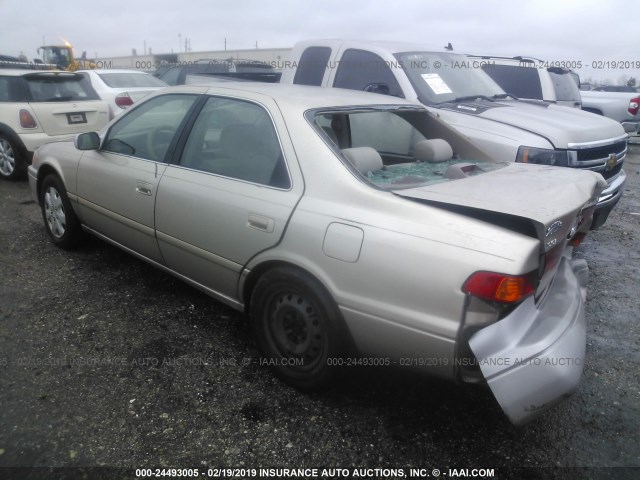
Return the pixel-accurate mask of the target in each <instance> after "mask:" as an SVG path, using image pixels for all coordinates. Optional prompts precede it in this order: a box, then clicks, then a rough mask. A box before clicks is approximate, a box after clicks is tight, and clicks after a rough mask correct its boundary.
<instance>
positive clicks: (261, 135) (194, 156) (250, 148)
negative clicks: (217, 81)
mask: <svg viewBox="0 0 640 480" xmlns="http://www.w3.org/2000/svg"><path fill="white" fill-rule="evenodd" d="M180 165H181V166H183V167H185V168H190V169H193V170H200V171H202V172H207V173H213V174H215V175H220V176H223V177H229V178H234V179H238V180H244V181H247V182H251V183H257V184H260V185H268V186H271V187H275V188H283V189H287V188H289V187H290V186H291V181H290V179H289V174H288V171H287V168H286V165H285V162H284V157H283V155H282V150H281V148H280V142H279V140H278V136H277V134H276V131H275V128H274V126H273V123H272V121H271V117H270V116H269V114H268V113H267V111H266V110H265V109H264V108H263V107H261V106H260V105H257V104H255V103H251V102H247V101H244V100H236V99H229V98H217V97H211V98H209V99H208V100H207V103H206V104H205V106H204V107H203V108H202V111H201V112H200V113H199V115H198V118H197V120H196V122H195V124H194V125H193V129H192V130H191V133H190V134H189V139H188V140H187V143H186V145H185V148H184V151H183V154H182V158H181V159H180Z"/></svg>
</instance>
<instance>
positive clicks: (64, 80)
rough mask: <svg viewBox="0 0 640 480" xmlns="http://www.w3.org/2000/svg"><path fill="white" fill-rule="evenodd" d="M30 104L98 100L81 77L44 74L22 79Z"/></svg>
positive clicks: (88, 84) (93, 91)
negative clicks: (25, 85) (24, 82)
mask: <svg viewBox="0 0 640 480" xmlns="http://www.w3.org/2000/svg"><path fill="white" fill-rule="evenodd" d="M23 78H24V79H25V80H26V82H27V90H28V92H29V97H30V100H31V101H32V102H70V101H82V100H100V98H99V97H98V94H97V93H96V92H95V90H94V89H93V87H91V85H90V83H89V80H88V79H86V78H85V77H83V76H82V75H68V74H62V75H61V74H44V75H29V76H24V77H23Z"/></svg>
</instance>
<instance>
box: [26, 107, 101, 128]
mask: <svg viewBox="0 0 640 480" xmlns="http://www.w3.org/2000/svg"><path fill="white" fill-rule="evenodd" d="M29 106H30V107H31V108H32V110H33V112H34V113H35V116H36V120H37V122H38V124H39V125H40V126H41V127H42V129H43V130H44V131H45V132H46V133H47V135H66V134H69V135H73V134H76V133H83V132H90V131H96V130H100V129H101V128H102V127H104V126H105V125H106V124H107V122H108V121H109V107H108V105H107V103H106V102H103V101H88V102H87V101H85V102H37V103H30V104H29Z"/></svg>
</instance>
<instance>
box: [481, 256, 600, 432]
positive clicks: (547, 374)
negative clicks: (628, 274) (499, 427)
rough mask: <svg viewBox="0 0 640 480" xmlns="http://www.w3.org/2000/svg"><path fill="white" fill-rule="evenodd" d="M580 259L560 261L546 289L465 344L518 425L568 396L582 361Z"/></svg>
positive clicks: (583, 274) (583, 332) (582, 266)
mask: <svg viewBox="0 0 640 480" xmlns="http://www.w3.org/2000/svg"><path fill="white" fill-rule="evenodd" d="M587 277H588V274H587V268H586V262H585V261H584V260H571V259H569V258H567V257H563V258H562V260H561V262H560V265H559V266H558V271H557V273H556V276H555V278H554V280H553V283H552V285H551V286H550V287H549V291H547V292H546V293H545V296H544V298H543V299H542V300H541V301H540V302H539V303H538V304H536V303H535V301H534V299H533V297H530V298H528V299H527V300H526V301H525V302H523V303H522V305H520V306H519V307H518V308H517V309H515V310H514V311H513V312H512V313H511V314H509V315H508V316H507V317H505V318H503V319H502V320H500V321H499V322H496V323H495V324H493V325H490V326H488V327H486V328H483V329H482V330H480V331H478V332H477V333H475V334H474V335H473V336H472V337H471V339H470V340H469V345H470V347H471V350H472V351H473V353H474V355H475V356H476V358H477V360H478V364H479V366H480V369H481V371H482V374H483V375H484V378H485V380H486V382H487V384H488V385H489V388H490V389H491V391H492V393H493V394H494V396H495V397H496V399H497V401H498V403H499V404H500V406H501V407H502V409H503V410H504V412H505V414H506V415H507V416H508V417H509V419H510V420H511V422H512V423H514V424H516V425H522V424H524V423H526V422H528V421H530V420H532V419H534V418H535V417H537V416H538V415H540V414H541V413H543V412H544V411H546V410H548V409H550V408H551V407H552V406H554V405H555V404H556V403H558V402H559V401H561V400H562V399H563V398H565V397H567V396H569V395H570V394H571V393H573V392H574V391H575V390H576V388H577V386H578V383H579V382H580V377H581V376H582V370H583V366H584V361H585V349H586V326H585V311H584V301H585V292H586V281H587Z"/></svg>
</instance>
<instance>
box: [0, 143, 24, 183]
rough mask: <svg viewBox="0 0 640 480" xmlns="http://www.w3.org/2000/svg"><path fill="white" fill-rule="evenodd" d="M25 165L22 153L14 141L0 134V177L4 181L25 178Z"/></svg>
mask: <svg viewBox="0 0 640 480" xmlns="http://www.w3.org/2000/svg"><path fill="white" fill-rule="evenodd" d="M26 169H27V165H26V163H25V157H24V153H23V152H22V151H21V150H20V148H18V145H17V144H16V142H15V141H13V140H12V139H11V138H9V137H8V136H7V135H5V134H0V177H2V178H4V179H5V180H20V179H22V178H25V176H26V175H25V174H26Z"/></svg>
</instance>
